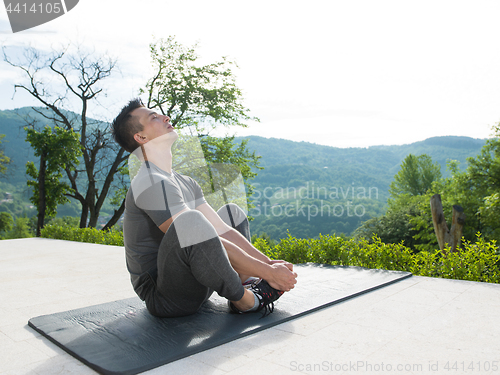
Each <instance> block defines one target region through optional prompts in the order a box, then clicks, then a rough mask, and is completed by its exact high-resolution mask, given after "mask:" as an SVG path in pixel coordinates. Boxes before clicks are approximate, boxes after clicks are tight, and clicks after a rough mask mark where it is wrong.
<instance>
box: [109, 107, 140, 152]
mask: <svg viewBox="0 0 500 375" xmlns="http://www.w3.org/2000/svg"><path fill="white" fill-rule="evenodd" d="M141 107H144V104H143V103H142V100H141V99H139V98H135V99H132V100H131V101H130V102H128V104H127V105H126V106H125V107H123V108H122V110H121V111H120V113H119V114H118V116H116V118H115V119H114V120H113V122H112V123H111V127H112V133H113V138H114V139H115V141H116V142H117V143H118V144H119V145H120V146H122V147H123V148H124V149H125V150H127V151H128V152H133V151H134V150H135V149H136V148H138V147H140V144H139V143H138V142H137V141H136V140H135V139H134V134H136V133H138V132H140V131H142V130H143V129H144V128H143V126H142V125H141V123H140V122H139V119H138V118H137V117H134V116H132V114H131V113H132V111H134V110H135V109H137V108H141Z"/></svg>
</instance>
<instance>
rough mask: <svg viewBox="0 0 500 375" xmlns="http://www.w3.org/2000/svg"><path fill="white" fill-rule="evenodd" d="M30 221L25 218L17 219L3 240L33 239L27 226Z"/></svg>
mask: <svg viewBox="0 0 500 375" xmlns="http://www.w3.org/2000/svg"><path fill="white" fill-rule="evenodd" d="M29 221H30V219H29V218H27V217H18V218H17V219H16V221H15V223H14V226H13V228H12V230H11V231H9V232H7V234H6V236H5V238H7V239H11V238H29V237H33V234H32V232H31V230H30V225H29Z"/></svg>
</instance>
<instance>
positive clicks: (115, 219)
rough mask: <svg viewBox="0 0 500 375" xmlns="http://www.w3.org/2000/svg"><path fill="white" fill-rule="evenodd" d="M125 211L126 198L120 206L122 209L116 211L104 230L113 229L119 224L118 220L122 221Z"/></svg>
mask: <svg viewBox="0 0 500 375" xmlns="http://www.w3.org/2000/svg"><path fill="white" fill-rule="evenodd" d="M123 211H125V198H124V199H123V201H122V204H121V205H120V208H118V210H115V213H114V214H113V217H112V218H111V219H109V221H108V222H107V223H106V225H105V226H104V227H103V228H102V230H108V229H111V227H112V226H113V225H115V224H116V223H117V222H118V220H119V219H120V217H121V216H122V214H123Z"/></svg>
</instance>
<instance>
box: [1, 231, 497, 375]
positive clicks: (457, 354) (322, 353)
mask: <svg viewBox="0 0 500 375" xmlns="http://www.w3.org/2000/svg"><path fill="white" fill-rule="evenodd" d="M297 287H300V275H299V284H298V286H297ZM133 296H134V292H133V290H132V287H131V285H130V282H129V276H128V273H127V271H126V268H125V257H124V250H123V248H121V247H115V246H104V245H94V244H85V243H78V242H69V241H59V240H49V239H40V238H33V239H18V240H5V241H0V301H1V304H0V374H1V375H4V374H95V372H94V371H93V370H91V369H90V368H88V367H87V366H85V365H84V364H82V363H80V362H79V361H78V360H76V359H75V358H73V357H71V356H70V355H69V354H66V352H64V351H63V350H61V349H59V348H58V347H57V346H56V345H54V344H52V343H51V342H49V341H48V340H47V339H45V338H44V337H42V336H41V335H40V334H38V333H36V332H35V331H34V330H32V329H31V328H29V327H28V325H27V322H28V319H30V318H32V317H36V316H39V315H45V314H51V313H55V312H61V311H66V310H71V309H76V308H80V307H85V306H90V305H95V304H100V303H104V302H110V301H115V300H119V299H123V298H129V297H133ZM284 297H286V295H285V296H284ZM188 373H191V374H228V375H229V374H230V375H233V374H234V375H236V374H237V375H243V374H251V375H254V374H275V375H278V374H326V373H334V374H372V373H379V374H380V373H391V374H457V373H468V374H496V373H500V285H496V284H486V283H476V282H467V281H456V280H445V279H434V278H427V277H416V276H413V277H410V278H408V279H405V280H403V281H400V282H398V283H396V284H393V285H390V286H387V287H385V288H382V289H379V290H376V291H374V292H371V293H368V294H365V295H362V296H359V297H356V298H353V299H351V300H348V301H345V302H343V303H340V304H337V305H334V306H332V307H328V308H325V309H322V310H320V311H318V312H315V313H312V314H309V315H307V316H305V317H302V318H298V319H295V320H292V321H290V322H287V323H284V324H281V325H278V326H275V327H273V328H270V329H267V330H265V331H263V332H260V333H257V334H254V335H251V336H248V337H245V338H242V339H239V340H236V341H233V342H230V343H228V344H225V345H222V346H219V347H216V348H213V349H210V350H207V351H205V352H202V353H198V354H196V355H193V356H190V357H188V358H184V359H181V360H179V361H176V362H173V363H170V364H168V365H165V366H163V367H159V368H157V369H154V370H151V371H148V372H146V373H144V374H188Z"/></svg>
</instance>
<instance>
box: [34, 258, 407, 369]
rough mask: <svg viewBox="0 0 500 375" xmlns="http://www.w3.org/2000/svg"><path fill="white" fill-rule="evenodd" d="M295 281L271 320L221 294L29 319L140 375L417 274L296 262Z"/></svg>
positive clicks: (92, 357) (83, 353) (89, 357)
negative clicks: (164, 309) (163, 312)
mask: <svg viewBox="0 0 500 375" xmlns="http://www.w3.org/2000/svg"><path fill="white" fill-rule="evenodd" d="M295 270H296V272H297V273H298V275H299V277H298V279H297V285H296V287H295V288H294V289H293V290H292V291H291V292H288V293H285V294H284V295H283V296H282V297H281V298H280V299H279V300H278V301H277V302H276V304H275V309H274V312H273V313H272V314H270V315H268V316H266V317H264V318H261V314H260V313H252V314H245V315H237V314H230V313H229V308H228V306H227V302H226V300H225V299H224V298H221V297H219V296H218V295H216V294H214V295H213V296H212V297H211V298H210V300H209V301H208V302H207V303H205V304H204V306H203V307H202V308H201V310H200V311H199V312H198V313H196V314H194V315H191V316H188V317H182V318H166V319H160V318H155V317H153V316H152V315H150V314H149V313H148V311H147V310H146V308H145V306H144V303H143V302H142V301H141V300H139V299H138V298H130V299H125V300H121V301H116V302H110V303H105V304H101V305H96V306H90V307H86V308H82V309H78V310H71V311H67V312H61V313H56V314H51V315H44V316H39V317H37V318H33V319H31V320H30V321H29V322H28V324H29V326H30V327H32V328H34V329H35V330H36V331H38V332H40V333H41V334H42V335H44V336H46V337H47V338H48V339H49V340H51V341H52V342H54V343H55V344H57V345H58V346H60V347H61V348H62V349H64V350H65V351H67V352H68V353H69V354H71V355H72V356H74V357H75V358H77V359H79V360H80V361H82V362H83V363H85V364H86V365H88V366H90V367H91V368H93V369H94V370H96V371H97V372H99V373H101V374H137V373H139V372H142V371H146V370H150V369H153V368H155V367H159V366H161V365H164V364H166V363H169V362H172V361H175V360H177V359H180V358H183V357H186V356H189V355H192V354H194V353H198V352H201V351H203V350H207V349H210V348H213V347H215V346H218V345H221V344H224V343H227V342H229V341H232V340H235V339H238V338H240V337H243V336H246V335H249V334H252V333H255V332H258V331H261V330H264V329H266V328H269V327H272V326H274V325H277V324H280V323H283V322H286V321H288V320H291V319H295V318H297V317H300V316H302V315H305V314H308V313H310V312H313V311H316V310H318V309H321V308H323V307H326V306H331V305H333V304H336V303H339V302H342V301H345V300H346V299H349V298H352V297H355V296H358V295H360V294H363V293H367V292H369V291H372V290H374V289H377V288H380V287H383V286H386V285H389V284H392V283H394V282H397V281H399V280H402V279H405V278H407V277H409V276H411V273H408V272H399V271H385V270H371V269H365V268H360V267H340V266H324V265H318V264H301V265H296V266H295Z"/></svg>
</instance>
